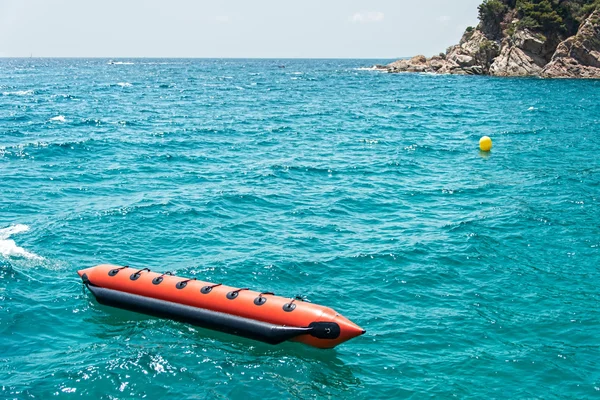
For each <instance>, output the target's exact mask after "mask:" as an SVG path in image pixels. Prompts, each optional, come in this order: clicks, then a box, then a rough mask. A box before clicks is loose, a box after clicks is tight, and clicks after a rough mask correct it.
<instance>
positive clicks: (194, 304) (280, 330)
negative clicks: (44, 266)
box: [78, 264, 365, 349]
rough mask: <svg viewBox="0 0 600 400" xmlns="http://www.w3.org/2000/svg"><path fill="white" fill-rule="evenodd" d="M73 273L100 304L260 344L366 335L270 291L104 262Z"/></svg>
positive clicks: (329, 341) (320, 343)
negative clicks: (247, 339) (239, 337)
mask: <svg viewBox="0 0 600 400" xmlns="http://www.w3.org/2000/svg"><path fill="white" fill-rule="evenodd" d="M78 274H79V276H80V277H81V279H82V280H83V283H84V284H85V285H86V286H87V288H88V289H89V290H90V292H92V294H93V295H94V296H95V297H96V299H97V300H98V302H99V303H100V304H104V305H108V306H113V307H118V308H123V309H126V310H131V311H136V312H140V313H144V314H148V315H153V316H157V317H162V318H170V319H173V320H177V321H181V322H186V323H190V324H192V325H196V326H200V327H203V328H207V329H213V330H217V331H221V332H225V333H230V334H233V335H238V336H243V337H246V338H250V339H254V340H259V341H262V342H265V343H270V344H279V343H282V342H285V341H287V340H291V341H295V342H301V343H305V344H308V345H310V346H314V347H318V348H323V349H326V348H332V347H335V346H337V345H338V344H340V343H343V342H345V341H347V340H350V339H352V338H354V337H356V336H360V335H362V334H363V333H365V330H364V329H362V328H360V327H359V326H358V325H356V324H354V323H353V322H351V321H349V320H348V319H346V318H344V317H342V316H341V315H339V314H338V313H336V312H335V311H334V310H332V309H331V308H328V307H323V306H320V305H317V304H312V303H308V302H303V301H301V300H300V299H298V298H294V299H288V298H284V297H279V296H275V295H274V294H273V293H270V292H262V293H261V292H255V291H252V290H249V289H248V288H241V289H240V288H234V287H229V286H225V285H223V284H220V283H217V284H214V283H209V282H201V281H198V280H196V279H195V278H194V279H186V278H181V277H177V276H174V275H172V274H171V273H169V272H166V273H164V274H159V273H155V272H151V271H150V270H149V269H148V268H143V269H134V268H130V267H127V266H124V267H121V266H116V265H107V264H105V265H98V266H95V267H92V268H87V269H83V270H81V271H78Z"/></svg>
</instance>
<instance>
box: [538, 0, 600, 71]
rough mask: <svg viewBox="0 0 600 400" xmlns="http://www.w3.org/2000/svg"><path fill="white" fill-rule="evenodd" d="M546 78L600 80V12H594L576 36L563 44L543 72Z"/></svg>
mask: <svg viewBox="0 0 600 400" xmlns="http://www.w3.org/2000/svg"><path fill="white" fill-rule="evenodd" d="M540 75H541V76H543V77H545V78H600V11H599V10H596V11H594V12H593V13H592V14H591V15H590V16H589V17H588V18H587V19H586V20H585V21H584V22H583V24H581V26H580V27H579V31H578V32H577V34H576V35H575V36H571V37H570V38H568V39H567V40H565V41H563V42H561V43H560V44H559V45H558V47H557V48H556V51H555V52H554V55H553V56H552V59H551V60H550V62H549V63H548V65H546V66H545V67H544V69H543V70H542V71H541V74H540Z"/></svg>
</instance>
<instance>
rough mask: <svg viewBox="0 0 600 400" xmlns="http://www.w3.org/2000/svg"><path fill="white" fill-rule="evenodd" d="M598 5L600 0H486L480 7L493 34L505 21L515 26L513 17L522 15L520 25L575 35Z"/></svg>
mask: <svg viewBox="0 0 600 400" xmlns="http://www.w3.org/2000/svg"><path fill="white" fill-rule="evenodd" d="M598 8H600V0H484V1H483V3H481V5H480V6H479V8H478V10H479V20H480V21H481V23H482V25H483V26H487V27H488V29H487V30H488V31H489V32H491V33H492V34H498V33H499V28H500V25H501V24H502V23H504V25H505V27H504V28H507V29H509V30H512V29H514V27H513V26H511V24H512V20H513V19H518V20H519V22H518V28H528V29H530V30H532V31H538V32H542V33H545V34H555V35H557V36H571V35H573V34H575V33H576V32H577V28H578V27H579V25H580V24H581V22H583V20H584V19H585V18H587V16H589V15H590V14H591V13H592V11H594V10H596V9H598ZM490 27H491V28H490Z"/></svg>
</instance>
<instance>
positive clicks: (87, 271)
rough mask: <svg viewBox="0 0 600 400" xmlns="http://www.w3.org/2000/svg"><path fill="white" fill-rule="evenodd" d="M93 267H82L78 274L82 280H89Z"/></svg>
mask: <svg viewBox="0 0 600 400" xmlns="http://www.w3.org/2000/svg"><path fill="white" fill-rule="evenodd" d="M93 269H94V268H86V269H80V270H79V271H77V274H78V275H79V276H80V277H81V280H83V282H87V281H88V280H89V279H88V277H89V276H90V273H91V272H92V270H93Z"/></svg>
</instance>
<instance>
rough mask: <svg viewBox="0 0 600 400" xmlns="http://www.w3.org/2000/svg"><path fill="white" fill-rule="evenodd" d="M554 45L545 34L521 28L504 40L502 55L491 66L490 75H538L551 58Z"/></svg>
mask: <svg viewBox="0 0 600 400" xmlns="http://www.w3.org/2000/svg"><path fill="white" fill-rule="evenodd" d="M552 47H553V46H551V45H549V44H548V39H546V37H544V36H543V35H541V34H534V33H532V32H530V31H529V30H527V29H524V30H519V31H517V32H515V33H514V34H513V35H512V36H511V37H507V38H505V39H503V40H502V44H501V50H500V55H499V56H498V57H496V59H495V60H494V62H493V63H492V65H491V66H490V75H494V76H535V75H538V74H539V73H540V72H541V71H542V68H544V66H545V65H546V63H547V62H548V60H549V59H550V56H551V55H552Z"/></svg>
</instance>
